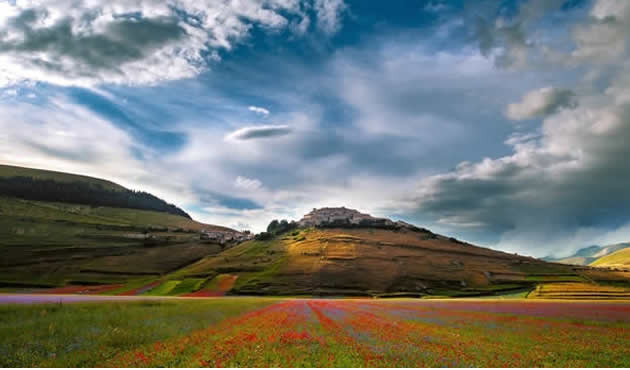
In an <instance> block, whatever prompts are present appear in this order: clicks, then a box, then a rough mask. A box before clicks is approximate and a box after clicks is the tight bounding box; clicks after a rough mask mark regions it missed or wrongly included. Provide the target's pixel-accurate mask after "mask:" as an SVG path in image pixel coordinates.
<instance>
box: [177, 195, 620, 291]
mask: <svg viewBox="0 0 630 370" xmlns="http://www.w3.org/2000/svg"><path fill="white" fill-rule="evenodd" d="M257 239H258V240H252V241H248V242H245V243H242V244H240V245H237V246H235V247H234V248H232V249H229V250H226V251H224V252H222V253H220V254H218V255H216V256H209V257H206V258H204V259H202V260H200V261H199V262H197V263H195V264H192V265H190V266H187V267H185V268H183V269H182V270H180V271H178V272H176V273H175V277H174V279H178V280H181V279H184V278H193V277H195V278H199V277H208V278H212V277H213V276H216V275H217V274H229V276H231V277H232V278H235V279H236V280H235V284H234V286H233V287H232V289H231V291H230V293H231V294H246V295H251V294H256V295H326V296H330V295H340V296H348V295H374V296H404V295H407V296H475V295H492V294H499V293H505V292H513V291H523V290H527V289H532V288H533V287H535V286H536V285H537V284H539V283H546V282H553V283H562V282H567V283H568V282H571V283H575V282H589V281H592V280H597V279H599V278H600V277H602V276H604V275H602V274H605V273H602V272H601V271H599V270H594V269H592V268H589V267H576V266H568V265H562V264H556V263H548V262H545V261H542V260H538V259H534V258H531V257H525V256H519V255H516V254H509V253H504V252H500V251H495V250H491V249H488V248H482V247H478V246H475V245H472V244H468V243H465V242H462V241H459V240H457V239H455V238H449V237H446V236H442V235H438V234H435V233H432V232H431V231H429V230H427V229H424V228H419V227H416V226H413V225H410V224H407V223H404V222H399V221H398V222H395V221H392V220H388V219H383V218H376V217H372V216H369V215H367V214H363V213H360V212H358V211H355V210H351V209H347V208H343V207H341V208H322V209H316V210H313V212H311V213H309V214H308V215H306V216H305V217H304V218H302V219H301V220H299V221H292V222H288V221H281V222H278V221H273V222H272V223H271V224H270V225H269V228H268V229H267V232H266V233H264V234H262V237H261V234H259V236H258V238H257ZM597 274H599V275H597ZM609 275H610V274H608V275H605V278H606V279H610V280H613V279H614V278H615V277H612V276H609Z"/></svg>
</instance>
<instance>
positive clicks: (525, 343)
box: [100, 300, 630, 367]
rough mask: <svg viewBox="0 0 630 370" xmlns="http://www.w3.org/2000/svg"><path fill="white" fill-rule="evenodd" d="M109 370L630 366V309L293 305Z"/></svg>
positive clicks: (120, 358) (153, 348)
mask: <svg viewBox="0 0 630 370" xmlns="http://www.w3.org/2000/svg"><path fill="white" fill-rule="evenodd" d="M100 365H104V366H124V367H130V366H131V367H133V366H142V367H152V366H188V367H197V366H208V367H234V366H236V367H239V366H248V367H268V366H269V367H276V366H283V367H294V366H297V367H300V366H318V367H319V366H327V367H338V366H344V367H345V366H347V367H355V366H356V367H362V366H370V367H381V366H394V367H407V366H414V367H421V366H440V367H443V366H447V367H453V366H457V367H467V366H475V367H478V366H483V367H505V366H509V367H514V366H518V367H532V366H533V367H538V366H557V367H592V366H611V367H616V366H624V367H627V366H630V304H628V303H590V302H531V301H530V302H527V301H510V302H501V301H417V300H416V301H414V300H394V301H373V300H288V301H282V302H279V303H276V304H273V305H270V306H267V307H264V308H262V309H259V310H256V311H253V312H250V313H247V314H244V315H242V316H238V317H233V318H230V319H227V320H225V321H224V322H222V323H219V324H218V325H214V326H211V327H209V328H207V329H205V330H200V331H196V332H194V333H192V334H190V335H186V336H183V337H180V338H176V339H172V340H166V341H160V342H155V343H151V344H149V345H145V346H141V347H140V348H135V349H133V350H129V351H126V352H124V353H121V354H119V355H117V356H115V357H114V358H113V359H111V360H109V361H106V362H104V363H102V364H100Z"/></svg>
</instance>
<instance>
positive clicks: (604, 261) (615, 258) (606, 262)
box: [591, 248, 630, 268]
mask: <svg viewBox="0 0 630 370" xmlns="http://www.w3.org/2000/svg"><path fill="white" fill-rule="evenodd" d="M591 266H597V267H617V268H630V248H625V249H621V250H618V251H616V252H614V253H612V254H608V255H606V256H604V257H601V258H598V259H597V260H595V261H594V262H592V263H591Z"/></svg>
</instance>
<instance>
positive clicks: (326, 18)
mask: <svg viewBox="0 0 630 370" xmlns="http://www.w3.org/2000/svg"><path fill="white" fill-rule="evenodd" d="M313 7H314V8H315V12H316V13H317V26H318V27H319V29H320V30H322V31H323V32H325V33H329V34H332V33H335V32H337V31H338V30H339V28H340V27H341V18H342V16H343V13H344V11H345V10H346V7H347V6H346V4H345V3H344V0H315V3H314V5H313Z"/></svg>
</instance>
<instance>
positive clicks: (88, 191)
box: [0, 165, 190, 218]
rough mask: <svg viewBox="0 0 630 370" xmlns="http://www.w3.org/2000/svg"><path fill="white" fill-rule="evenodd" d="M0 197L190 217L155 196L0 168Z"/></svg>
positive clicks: (73, 177)
mask: <svg viewBox="0 0 630 370" xmlns="http://www.w3.org/2000/svg"><path fill="white" fill-rule="evenodd" d="M0 196H8V197H15V198H20V199H27V200H38V201H48V202H64V203H75V204H85V205H90V206H106V207H117V208H132V209H141V210H150V211H157V212H166V213H171V214H175V215H180V216H184V217H187V218H190V216H189V215H188V214H187V213H186V212H184V211H183V210H181V209H180V208H178V207H176V206H175V205H173V204H169V203H167V202H165V201H164V200H162V199H159V198H158V197H156V196H154V195H152V194H149V193H146V192H142V191H133V190H129V189H126V188H124V187H122V186H120V185H117V184H114V183H112V182H110V181H105V180H100V179H95V178H92V177H87V176H79V175H72V174H65V173H60V172H52V171H44V170H36V169H30V168H21V167H14V166H3V165H0Z"/></svg>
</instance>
